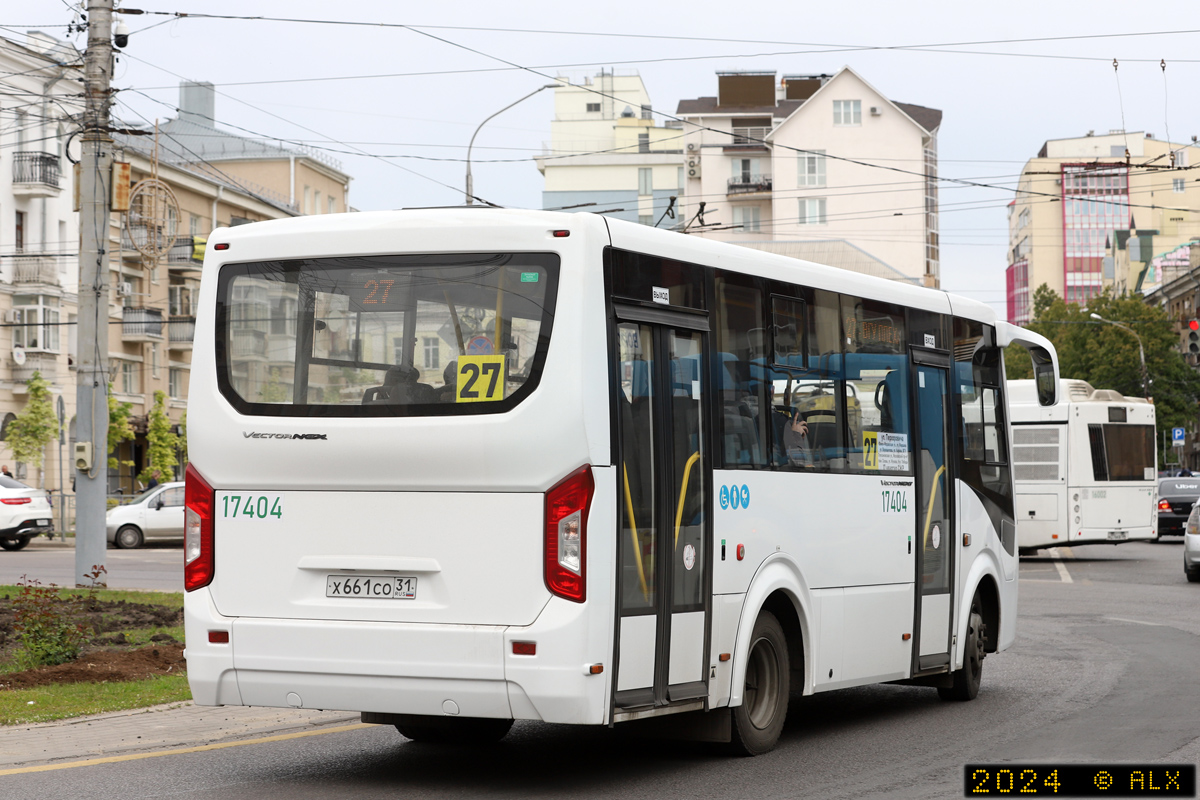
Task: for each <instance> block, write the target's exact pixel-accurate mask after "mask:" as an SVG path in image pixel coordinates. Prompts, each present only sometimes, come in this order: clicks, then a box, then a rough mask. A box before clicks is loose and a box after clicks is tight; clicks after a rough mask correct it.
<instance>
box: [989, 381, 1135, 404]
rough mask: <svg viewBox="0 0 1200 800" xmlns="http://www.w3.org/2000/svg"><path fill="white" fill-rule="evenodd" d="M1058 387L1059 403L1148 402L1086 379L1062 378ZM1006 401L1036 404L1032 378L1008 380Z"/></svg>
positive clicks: (1035, 390) (1035, 389) (1035, 391)
mask: <svg viewBox="0 0 1200 800" xmlns="http://www.w3.org/2000/svg"><path fill="white" fill-rule="evenodd" d="M1058 387H1059V395H1058V396H1059V398H1060V399H1059V403H1060V404H1066V403H1120V404H1122V405H1128V404H1130V403H1143V404H1149V401H1148V400H1146V398H1144V397H1128V396H1126V395H1123V394H1121V393H1120V392H1118V391H1114V390H1113V389H1095V388H1093V387H1092V385H1091V384H1090V383H1088V382H1087V381H1081V380H1075V379H1071V378H1062V379H1061V380H1059V382H1058ZM1008 402H1009V405H1013V406H1016V405H1030V406H1036V405H1037V404H1038V400H1037V388H1036V387H1035V386H1034V382H1033V381H1032V380H1019V381H1009V382H1008Z"/></svg>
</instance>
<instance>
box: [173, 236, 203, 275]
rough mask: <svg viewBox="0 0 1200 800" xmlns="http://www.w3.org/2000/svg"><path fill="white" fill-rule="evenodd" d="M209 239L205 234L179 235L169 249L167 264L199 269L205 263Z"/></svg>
mask: <svg viewBox="0 0 1200 800" xmlns="http://www.w3.org/2000/svg"><path fill="white" fill-rule="evenodd" d="M207 241H208V239H207V237H204V236H177V237H176V238H175V244H173V245H172V246H171V249H170V250H169V251H167V266H168V267H186V266H192V267H195V268H196V269H199V268H200V265H201V264H203V263H204V245H205V242H207Z"/></svg>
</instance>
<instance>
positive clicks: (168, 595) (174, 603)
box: [0, 584, 183, 608]
mask: <svg viewBox="0 0 1200 800" xmlns="http://www.w3.org/2000/svg"><path fill="white" fill-rule="evenodd" d="M57 591H58V596H59V597H63V598H66V597H73V596H80V595H87V593H88V590H87V589H67V588H63V587H58V588H57ZM20 592H21V587H20V586H14V585H12V584H0V597H4V596H6V595H7V596H8V597H15V596H16V595H17V594H19V593H20ZM96 599H97V600H105V601H108V602H113V603H119V602H120V601H122V600H124V601H125V602H126V603H145V604H147V605H152V606H167V607H168V608H183V592H143V591H139V590H137V589H97V590H96Z"/></svg>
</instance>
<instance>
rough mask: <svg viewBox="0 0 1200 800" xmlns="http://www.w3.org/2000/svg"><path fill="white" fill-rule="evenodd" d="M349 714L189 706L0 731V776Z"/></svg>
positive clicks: (345, 719) (276, 731)
mask: <svg viewBox="0 0 1200 800" xmlns="http://www.w3.org/2000/svg"><path fill="white" fill-rule="evenodd" d="M358 721H359V716H358V714H356V713H351V712H348V711H316V710H308V709H282V708H246V707H243V706H218V707H208V706H197V705H195V704H193V703H191V702H187V703H172V704H169V705H161V706H152V707H150V708H140V709H134V710H131V711H114V712H110V713H108V714H97V715H95V716H90V717H75V718H73V719H65V720H59V721H57V722H42V723H38V724H35V725H13V726H5V727H2V728H0V773H2V771H3V770H5V769H7V768H13V767H28V766H34V765H37V764H44V763H47V762H59V763H61V762H69V761H82V760H86V759H91V758H97V757H104V756H121V755H128V754H132V753H139V752H147V751H153V750H161V749H175V748H184V747H197V746H203V745H209V744H215V743H218V742H227V741H234V740H238V739H249V738H255V737H260V736H271V735H280V734H289V733H299V732H303V731H311V730H319V729H320V728H323V727H329V726H335V725H346V724H351V723H356V722H358Z"/></svg>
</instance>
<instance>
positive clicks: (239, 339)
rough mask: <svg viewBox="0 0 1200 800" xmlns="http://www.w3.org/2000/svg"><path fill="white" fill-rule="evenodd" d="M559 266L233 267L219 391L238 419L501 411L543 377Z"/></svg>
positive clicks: (516, 258) (432, 260) (361, 262)
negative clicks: (243, 416)
mask: <svg viewBox="0 0 1200 800" xmlns="http://www.w3.org/2000/svg"><path fill="white" fill-rule="evenodd" d="M558 263H559V259H558V256H556V255H552V254H544V253H522V254H514V253H504V254H498V253H489V254H449V255H427V256H361V257H353V258H323V259H303V260H295V261H265V262H257V263H247V264H231V265H228V266H226V267H224V268H223V269H222V270H221V276H220V281H219V284H218V289H217V291H218V307H217V353H218V359H217V369H218V380H219V383H220V386H221V391H222V393H223V394H224V395H225V397H226V398H227V399H228V400H229V401H230V402H231V403H232V404H233V405H234V407H235V408H237V409H238V410H239V411H241V412H242V413H247V414H267V415H274V416H363V415H366V416H403V415H426V416H428V415H448V414H458V413H488V412H496V411H506V410H508V409H510V408H512V407H513V406H514V405H516V404H517V403H519V402H520V401H521V399H523V398H524V397H525V396H526V395H528V394H529V392H531V391H532V389H533V387H534V386H535V385H536V383H537V380H538V378H539V376H540V372H541V366H542V362H543V360H544V358H545V353H546V348H547V346H548V343H549V336H550V325H551V321H552V319H553V314H554V297H555V287H556V285H557V277H558ZM222 354H223V355H222Z"/></svg>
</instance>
